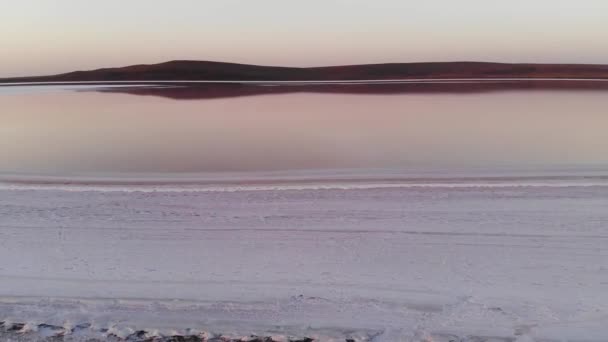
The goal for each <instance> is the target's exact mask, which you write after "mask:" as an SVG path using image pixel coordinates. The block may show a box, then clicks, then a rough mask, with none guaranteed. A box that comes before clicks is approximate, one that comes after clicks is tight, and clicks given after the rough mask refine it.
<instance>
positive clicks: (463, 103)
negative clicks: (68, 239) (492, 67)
mask: <svg viewBox="0 0 608 342" xmlns="http://www.w3.org/2000/svg"><path fill="white" fill-rule="evenodd" d="M125 89H126V88H125ZM129 89H130V91H122V90H121V87H120V86H107V85H106V86H103V87H101V86H96V85H53V86H11V87H0V108H1V111H0V122H1V125H0V146H2V148H1V149H0V161H1V163H0V172H1V173H11V174H45V175H50V174H52V175H68V174H69V175H86V174H91V173H95V174H103V173H107V174H110V173H111V174H116V173H118V174H142V173H144V174H146V173H150V174H152V173H216V172H245V173H249V172H269V171H286V172H292V171H293V172H295V171H297V170H336V169H340V170H345V169H346V170H369V169H383V170H403V169H415V170H431V169H433V170H437V169H440V170H450V169H469V168H488V169H501V168H506V167H508V168H523V169H525V168H553V167H569V168H599V169H600V170H605V169H606V168H604V167H603V165H606V164H608V138H607V135H606V132H608V114H607V113H606V108H608V92H606V91H564V90H559V91H555V90H534V91H529V90H527V91H526V90H522V91H498V92H466V93H400V94H382V93H375V94H340V93H312V92H296V93H269V94H264V95H257V96H228V97H212V98H196V97H194V98H192V97H189V98H186V99H184V98H179V97H175V96H174V97H171V96H162V95H163V94H162V92H161V93H160V95H161V96H142V94H141V93H138V92H137V91H133V89H135V90H137V89H138V87H137V86H135V87H133V86H131V87H129ZM141 89H145V88H140V90H141ZM182 89H183V88H182ZM155 94H156V95H159V94H158V93H155ZM147 95H149V94H147ZM153 95H154V94H153Z"/></svg>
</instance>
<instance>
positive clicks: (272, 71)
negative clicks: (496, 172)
mask: <svg viewBox="0 0 608 342" xmlns="http://www.w3.org/2000/svg"><path fill="white" fill-rule="evenodd" d="M416 78H425V79H431V78H607V79H608V65H600V64H508V63H485V62H430V63H386V64H364V65H346V66H328V67H312V68H296V67H276V66H260V65H248V64H236V63H222V62H208V61H185V60H184V61H170V62H165V63H159V64H141V65H132V66H127V67H122V68H103V69H97V70H90V71H75V72H70V73H65V74H59V75H51V76H32V77H17V78H4V79H0V82H5V83H6V82H78V81H161V80H162V81H175V80H200V81H203V80H217V81H305V80H319V81H327V80H371V79H376V80H383V79H416Z"/></svg>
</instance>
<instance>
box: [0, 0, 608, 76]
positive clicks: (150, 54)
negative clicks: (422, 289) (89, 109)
mask: <svg viewBox="0 0 608 342" xmlns="http://www.w3.org/2000/svg"><path fill="white" fill-rule="evenodd" d="M607 18H608V1H607V0H575V1H566V0H510V1H498V0H496V1H494V0H458V1H454V0H442V1H440V0H425V1H421V0H306V1H296V0H293V1H290V0H255V1H254V0H216V1H211V0H175V1H152V0H103V1H102V0H90V1H83V0H53V1H51V0H18V1H17V0H0V77H7V76H24V75H40V74H54V73H60V72H68V71H73V70H86V69H94V68H99V67H113V66H125V65H132V64H141V63H157V62H163V61H168V60H174V59H193V60H214V61H227V62H239V63H251V64H262V65H285V66H320V65H339V64H359V63H384V62H418V61H455V60H460V61H462V60H469V61H496V62H538V63H543V62H547V63H549V62H550V63H599V64H608V44H607V43H606V42H608V19H607Z"/></svg>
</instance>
